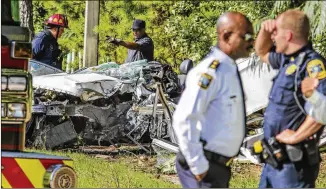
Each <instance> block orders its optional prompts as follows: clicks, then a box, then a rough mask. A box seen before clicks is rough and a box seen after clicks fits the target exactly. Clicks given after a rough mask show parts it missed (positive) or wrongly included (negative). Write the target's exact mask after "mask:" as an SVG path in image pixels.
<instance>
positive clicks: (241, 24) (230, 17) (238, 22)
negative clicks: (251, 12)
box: [216, 12, 252, 34]
mask: <svg viewBox="0 0 326 189" xmlns="http://www.w3.org/2000/svg"><path fill="white" fill-rule="evenodd" d="M250 27H252V24H251V22H250V20H249V19H248V18H247V17H246V16H245V15H243V14H241V13H239V12H226V13H224V14H222V15H221V16H220V17H219V18H218V20H217V23H216V31H217V33H218V34H221V33H223V32H222V31H225V30H227V31H229V32H234V31H236V30H248V28H250Z"/></svg>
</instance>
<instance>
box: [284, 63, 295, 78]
mask: <svg viewBox="0 0 326 189" xmlns="http://www.w3.org/2000/svg"><path fill="white" fill-rule="evenodd" d="M296 69H297V65H295V64H292V65H291V66H289V67H288V68H287V69H286V71H285V74H286V75H291V74H293V73H294V72H295V70H296Z"/></svg>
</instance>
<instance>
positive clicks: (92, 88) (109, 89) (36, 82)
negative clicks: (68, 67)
mask: <svg viewBox="0 0 326 189" xmlns="http://www.w3.org/2000/svg"><path fill="white" fill-rule="evenodd" d="M122 84H123V82H122V81H121V80H119V79H117V78H114V77H110V76H105V75H101V74H97V73H83V74H66V73H60V74H51V75H42V76H34V77H33V87H34V88H42V89H48V90H53V91H57V92H63V93H67V94H70V95H73V96H77V97H80V96H82V95H83V93H85V92H94V93H95V94H96V95H95V96H94V98H95V99H96V98H106V97H110V96H111V95H112V94H114V93H115V92H116V91H117V90H119V89H120V87H121V85H122ZM94 98H92V100H94Z"/></svg>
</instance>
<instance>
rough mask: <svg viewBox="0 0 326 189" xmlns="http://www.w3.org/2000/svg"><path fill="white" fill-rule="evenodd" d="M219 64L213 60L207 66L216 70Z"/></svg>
mask: <svg viewBox="0 0 326 189" xmlns="http://www.w3.org/2000/svg"><path fill="white" fill-rule="evenodd" d="M219 65H220V61H218V60H214V61H213V62H212V63H211V64H210V65H209V68H212V69H214V70H217V68H218V66H219Z"/></svg>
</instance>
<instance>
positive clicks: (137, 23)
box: [107, 19, 154, 62]
mask: <svg viewBox="0 0 326 189" xmlns="http://www.w3.org/2000/svg"><path fill="white" fill-rule="evenodd" d="M131 29H132V31H133V34H134V39H135V41H134V42H127V41H122V40H121V39H117V38H112V37H110V36H107V39H108V42H110V43H113V44H115V45H121V46H123V47H126V48H127V49H128V56H127V58H126V60H125V62H134V61H137V60H143V59H146V60H147V61H153V60H154V43H153V40H152V39H151V38H150V37H149V36H148V35H147V33H146V32H145V29H146V22H145V21H144V20H140V19H135V20H134V23H133V24H132V27H131Z"/></svg>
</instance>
